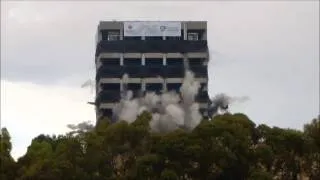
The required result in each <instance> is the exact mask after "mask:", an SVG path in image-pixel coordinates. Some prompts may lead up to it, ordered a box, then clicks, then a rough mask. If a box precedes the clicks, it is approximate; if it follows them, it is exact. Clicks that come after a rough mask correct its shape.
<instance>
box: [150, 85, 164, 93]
mask: <svg viewBox="0 0 320 180" xmlns="http://www.w3.org/2000/svg"><path fill="white" fill-rule="evenodd" d="M146 90H147V91H153V92H156V93H160V92H161V91H162V83H148V84H146Z"/></svg>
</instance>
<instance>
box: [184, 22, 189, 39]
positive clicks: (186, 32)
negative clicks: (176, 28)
mask: <svg viewBox="0 0 320 180" xmlns="http://www.w3.org/2000/svg"><path fill="white" fill-rule="evenodd" d="M183 40H188V27H187V22H183Z"/></svg>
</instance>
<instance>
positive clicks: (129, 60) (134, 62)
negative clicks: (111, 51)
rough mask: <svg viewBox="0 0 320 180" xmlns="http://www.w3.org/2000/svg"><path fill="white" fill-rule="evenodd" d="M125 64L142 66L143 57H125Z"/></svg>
mask: <svg viewBox="0 0 320 180" xmlns="http://www.w3.org/2000/svg"><path fill="white" fill-rule="evenodd" d="M123 65H125V66H141V58H125V59H124V60H123Z"/></svg>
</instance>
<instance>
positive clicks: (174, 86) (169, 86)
mask: <svg viewBox="0 0 320 180" xmlns="http://www.w3.org/2000/svg"><path fill="white" fill-rule="evenodd" d="M180 87H181V83H168V84H167V90H168V91H176V92H179V91H180Z"/></svg>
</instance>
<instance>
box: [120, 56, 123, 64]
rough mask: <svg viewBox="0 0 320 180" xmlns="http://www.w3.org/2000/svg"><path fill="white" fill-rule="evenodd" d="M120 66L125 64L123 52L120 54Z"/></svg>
mask: <svg viewBox="0 0 320 180" xmlns="http://www.w3.org/2000/svg"><path fill="white" fill-rule="evenodd" d="M120 66H123V53H121V54H120Z"/></svg>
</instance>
